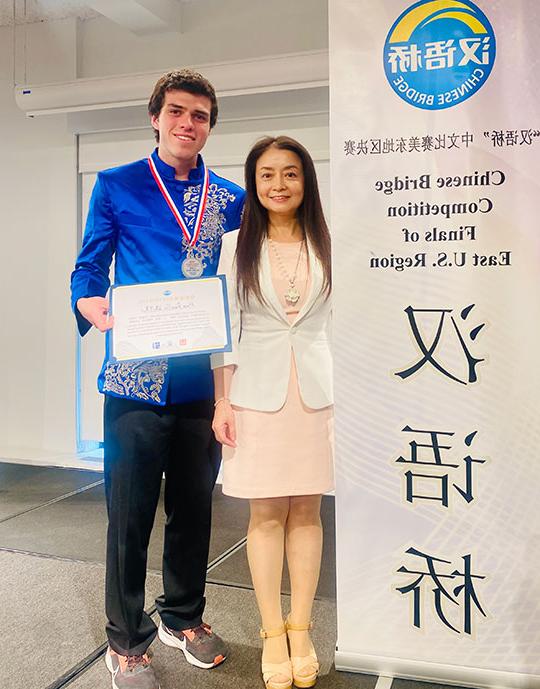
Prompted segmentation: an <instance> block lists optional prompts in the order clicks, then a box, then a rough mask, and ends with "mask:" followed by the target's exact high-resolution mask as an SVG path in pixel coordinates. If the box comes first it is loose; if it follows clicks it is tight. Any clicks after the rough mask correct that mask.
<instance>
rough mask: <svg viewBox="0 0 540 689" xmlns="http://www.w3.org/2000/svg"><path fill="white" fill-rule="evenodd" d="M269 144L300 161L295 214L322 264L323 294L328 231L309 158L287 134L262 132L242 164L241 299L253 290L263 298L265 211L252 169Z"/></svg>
mask: <svg viewBox="0 0 540 689" xmlns="http://www.w3.org/2000/svg"><path fill="white" fill-rule="evenodd" d="M271 147H274V148H279V149H284V150H286V151H292V152H293V153H296V155H297V156H298V157H299V158H300V160H301V161H302V168H303V171H304V198H303V201H302V203H301V205H300V207H299V208H298V210H297V211H296V217H297V220H298V222H299V224H300V227H301V229H302V232H303V235H304V237H306V238H307V239H309V241H310V243H311V245H312V246H313V248H314V250H315V253H316V255H317V257H318V259H319V260H320V262H321V264H322V268H323V273H324V288H325V290H326V292H327V294H328V293H329V292H330V289H331V286H332V274H331V256H330V233H329V231H328V226H327V224H326V221H325V219H324V214H323V210H322V205H321V198H320V196H319V187H318V186H317V175H316V173H315V166H314V165H313V160H312V159H311V156H310V155H309V153H308V152H307V150H306V149H305V148H304V147H303V146H302V144H300V143H298V141H295V140H294V139H291V138H290V137H288V136H277V137H272V136H266V137H264V138H263V139H260V141H257V143H256V144H255V145H254V146H253V148H252V149H251V151H250V152H249V153H248V157H247V159H246V164H245V168H244V174H245V181H246V202H245V206H244V214H243V216H242V222H241V224H240V232H239V234H238V243H237V246H236V270H237V280H238V284H237V290H238V297H239V299H240V301H241V302H242V303H247V302H248V300H249V296H250V294H254V295H255V296H256V297H257V299H259V301H260V302H261V303H262V302H264V299H263V296H262V293H261V286H260V284H259V263H260V259H261V247H262V244H263V241H264V239H265V237H266V236H267V233H268V211H267V210H266V208H264V206H262V204H261V202H260V201H259V197H258V196H257V187H256V182H255V169H256V167H257V161H258V160H259V158H260V157H261V156H262V154H263V153H264V152H265V151H267V150H268V149H269V148H271Z"/></svg>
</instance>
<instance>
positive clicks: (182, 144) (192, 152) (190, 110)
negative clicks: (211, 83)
mask: <svg viewBox="0 0 540 689" xmlns="http://www.w3.org/2000/svg"><path fill="white" fill-rule="evenodd" d="M211 107H212V103H211V101H210V98H208V97H207V96H203V95H199V94H193V93H189V92H188V91H167V92H166V93H165V100H164V101H163V107H162V108H161V112H160V113H159V115H158V116H157V117H156V116H155V115H153V116H152V119H151V122H152V126H153V127H154V129H157V130H158V131H159V148H158V153H159V157H160V158H161V159H162V160H163V161H164V162H166V163H168V164H169V165H173V166H176V165H177V164H178V163H190V164H191V165H192V166H195V164H196V160H197V154H198V153H199V151H201V149H202V148H203V147H204V144H205V143H206V139H207V138H208V135H209V134H210V110H211Z"/></svg>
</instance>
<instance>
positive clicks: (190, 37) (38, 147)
mask: <svg viewBox="0 0 540 689" xmlns="http://www.w3.org/2000/svg"><path fill="white" fill-rule="evenodd" d="M326 47H327V18H326V0H295V1H294V2H290V0H275V1H274V2H273V3H271V4H267V3H259V2H252V1H251V0H227V1H226V2H224V1H223V0H198V2H196V3H195V2H194V3H187V4H186V8H185V11H184V32H183V33H182V34H181V35H180V36H179V35H177V34H163V35H161V36H152V37H144V38H137V37H135V36H134V35H132V34H130V33H129V32H128V31H127V30H126V29H123V28H121V27H119V26H117V25H115V24H113V23H112V22H110V21H108V20H106V19H103V18H97V19H94V20H88V21H85V22H78V21H76V20H63V21H61V22H55V23H54V24H44V23H42V24H35V25H31V26H29V27H27V29H20V30H19V31H18V33H17V50H16V55H17V58H16V59H14V54H15V50H14V44H13V32H12V29H10V28H8V27H2V28H0V124H1V125H2V126H1V127H0V150H1V151H2V154H3V155H2V165H1V167H0V189H1V192H0V193H1V198H0V228H1V230H2V232H1V237H2V257H3V262H2V263H3V265H2V271H1V273H0V286H1V288H2V300H1V305H0V318H1V320H0V323H1V325H2V333H1V334H0V353H1V361H2V363H3V370H2V374H1V384H0V457H15V458H21V459H25V458H29V459H36V460H39V459H43V458H49V459H50V461H51V462H53V463H59V464H69V463H70V459H69V456H70V454H72V453H73V452H74V451H75V448H76V437H75V436H76V429H75V398H76V390H75V386H76V348H77V337H76V331H75V325H74V320H73V317H72V315H71V313H70V310H69V294H68V284H69V275H70V272H71V270H72V266H73V262H74V259H75V256H76V253H77V221H78V212H77V211H78V208H77V203H78V201H77V173H76V170H77V159H76V158H77V153H76V152H77V147H76V140H75V137H74V136H73V134H71V133H70V128H69V126H68V120H67V118H66V116H63V115H55V116H49V117H41V118H36V119H33V120H30V119H26V118H25V116H24V115H23V114H22V113H21V112H20V111H19V110H18V109H17V108H16V106H15V103H14V98H13V83H14V74H15V75H16V82H17V83H45V82H52V81H62V80H67V79H71V78H74V77H75V76H79V77H90V76H100V75H111V74H122V73H129V72H140V71H152V70H160V69H168V68H170V67H172V66H182V65H185V64H204V63H210V62H218V61H219V62H221V61H226V60H233V59H242V58H247V57H254V56H263V55H271V54H277V53H289V52H299V51H302V50H319V49H324V48H326ZM24 56H26V60H25V59H24ZM14 61H15V68H16V69H14ZM148 144H149V147H150V146H151V145H152V139H151V134H150V130H149V141H148ZM324 145H325V147H326V146H327V142H326V141H325V142H324ZM62 453H66V454H65V456H63V455H62Z"/></svg>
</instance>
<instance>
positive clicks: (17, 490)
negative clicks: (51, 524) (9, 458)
mask: <svg viewBox="0 0 540 689" xmlns="http://www.w3.org/2000/svg"><path fill="white" fill-rule="evenodd" d="M100 479H101V474H99V473H97V472H95V471H80V470H77V469H55V468H53V467H49V468H43V467H35V466H24V465H21V464H10V463H7V462H0V520H3V519H6V518H9V517H11V516H13V515H16V514H20V513H21V512H24V511H25V510H28V509H31V508H33V507H37V506H38V505H43V504H44V503H46V502H48V501H49V500H53V499H54V498H57V497H59V496H60V495H66V493H70V492H71V491H74V490H77V489H79V488H82V487H83V486H88V485H90V484H92V483H95V482H96V481H99V480H100Z"/></svg>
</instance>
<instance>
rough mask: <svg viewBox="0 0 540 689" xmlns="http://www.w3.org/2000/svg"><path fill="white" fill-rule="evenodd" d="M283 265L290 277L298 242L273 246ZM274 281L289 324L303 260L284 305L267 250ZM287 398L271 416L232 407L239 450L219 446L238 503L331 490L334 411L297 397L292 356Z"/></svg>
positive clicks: (304, 283)
mask: <svg viewBox="0 0 540 689" xmlns="http://www.w3.org/2000/svg"><path fill="white" fill-rule="evenodd" d="M276 244H277V246H276V248H277V250H278V252H279V256H280V259H281V263H282V264H283V266H284V267H285V268H286V270H287V272H288V273H289V275H292V274H293V273H294V268H295V265H296V262H297V259H298V252H299V249H300V243H299V242H298V243H296V242H295V243H281V242H280V243H276ZM269 257H270V265H271V269H272V282H273V285H274V289H275V291H276V294H277V295H278V296H279V299H280V301H281V304H282V306H283V308H284V309H285V311H286V313H287V316H288V318H289V321H290V322H292V321H294V319H295V318H296V315H297V314H298V312H299V310H300V308H301V307H302V304H303V303H304V300H305V299H306V295H307V294H308V290H309V284H310V279H309V275H308V267H307V265H308V264H307V256H306V254H305V251H304V252H303V257H302V260H301V262H300V264H299V266H298V272H297V278H296V287H297V289H298V291H299V292H300V299H299V300H298V302H297V303H296V304H295V305H294V306H291V305H290V304H287V302H286V301H285V292H286V291H287V288H288V281H287V278H286V277H285V275H284V274H283V270H282V268H281V266H280V264H279V263H278V260H277V257H276V252H275V251H274V250H273V247H271V246H270V247H269ZM291 357H292V361H291V375H290V378H289V388H288V392H287V399H286V401H285V404H284V405H283V407H281V409H279V410H278V411H274V412H264V411H257V410H255V409H245V408H243V407H233V409H234V412H235V420H236V435H237V441H236V442H237V447H236V448H231V447H227V446H225V445H224V446H223V492H224V493H225V494H226V495H231V496H233V497H237V498H270V497H282V496H288V495H315V494H319V493H326V492H328V491H330V490H333V488H334V452H333V449H334V448H333V432H334V428H333V421H334V418H333V407H332V406H330V407H324V408H323V409H310V408H309V407H306V405H305V404H304V403H303V401H302V398H301V397H300V392H299V389H298V378H297V374H296V364H295V361H294V355H293V353H292V351H291Z"/></svg>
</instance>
